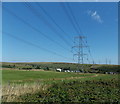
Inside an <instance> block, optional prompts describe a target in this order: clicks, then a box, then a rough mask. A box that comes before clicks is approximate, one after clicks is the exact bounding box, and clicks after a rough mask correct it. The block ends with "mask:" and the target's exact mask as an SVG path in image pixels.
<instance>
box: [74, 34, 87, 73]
mask: <svg viewBox="0 0 120 104" xmlns="http://www.w3.org/2000/svg"><path fill="white" fill-rule="evenodd" d="M84 39H85V37H84V36H77V37H74V46H73V47H72V48H73V49H74V50H75V51H76V53H75V54H73V57H74V56H77V57H78V70H80V69H81V70H82V71H83V72H84V68H83V64H84V55H87V54H84V48H85V47H88V46H86V45H85V44H84ZM80 64H81V67H80Z"/></svg>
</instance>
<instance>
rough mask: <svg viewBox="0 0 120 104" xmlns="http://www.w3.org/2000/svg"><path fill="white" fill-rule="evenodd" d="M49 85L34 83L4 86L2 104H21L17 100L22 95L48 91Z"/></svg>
mask: <svg viewBox="0 0 120 104" xmlns="http://www.w3.org/2000/svg"><path fill="white" fill-rule="evenodd" d="M48 87H49V85H45V84H42V83H32V84H28V83H25V84H15V83H12V84H6V85H3V86H2V102H21V101H18V100H17V98H18V97H19V96H21V95H24V94H27V93H30V94H33V93H36V92H38V91H39V92H42V91H44V90H46V89H47V88H48Z"/></svg>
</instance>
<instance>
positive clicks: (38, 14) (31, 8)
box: [24, 2, 70, 46]
mask: <svg viewBox="0 0 120 104" xmlns="http://www.w3.org/2000/svg"><path fill="white" fill-rule="evenodd" d="M24 4H25V5H26V6H27V7H28V8H29V9H30V10H31V11H32V13H33V14H35V15H36V16H37V17H38V18H39V19H42V20H43V22H44V23H45V24H46V25H47V26H48V27H49V28H50V29H51V30H52V31H54V32H55V33H56V34H58V35H57V36H58V37H59V38H61V39H62V40H63V41H64V43H65V44H67V45H68V46H70V45H69V42H68V41H67V40H66V39H65V38H64V37H63V36H62V35H61V34H60V33H59V32H58V31H57V30H56V29H55V28H54V27H53V26H52V25H51V24H50V23H49V22H48V21H47V20H46V19H45V18H44V17H42V15H41V14H40V13H39V12H38V11H37V10H35V8H33V7H32V6H31V4H30V3H28V2H25V3H24Z"/></svg>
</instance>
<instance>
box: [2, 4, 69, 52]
mask: <svg viewBox="0 0 120 104" xmlns="http://www.w3.org/2000/svg"><path fill="white" fill-rule="evenodd" d="M3 8H4V9H5V10H6V11H7V12H8V13H10V14H11V15H13V16H14V17H16V18H17V19H18V20H20V21H22V22H23V23H24V24H26V25H27V26H29V27H30V28H32V29H33V30H34V31H36V32H38V33H40V35H42V36H44V37H45V38H47V39H48V40H50V41H52V42H53V43H56V44H57V45H59V46H60V47H62V48H63V49H65V50H67V49H66V48H64V46H62V45H61V44H60V43H59V42H57V41H55V40H54V39H52V38H50V37H48V36H47V35H46V34H44V33H43V32H41V31H40V30H39V29H37V28H36V27H34V26H32V25H31V24H30V23H28V22H27V21H25V20H24V19H22V18H21V17H19V16H17V15H16V14H15V13H13V12H12V11H10V10H9V9H7V7H5V6H3ZM67 51H68V50H67Z"/></svg>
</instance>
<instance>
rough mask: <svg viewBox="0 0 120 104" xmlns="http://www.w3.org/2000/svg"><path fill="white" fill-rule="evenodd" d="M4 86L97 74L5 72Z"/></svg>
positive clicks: (3, 77) (3, 73)
mask: <svg viewBox="0 0 120 104" xmlns="http://www.w3.org/2000/svg"><path fill="white" fill-rule="evenodd" d="M2 75H3V76H2V80H3V84H4V83H8V82H24V83H26V82H34V81H46V80H55V79H59V78H69V77H84V76H93V75H95V74H77V73H64V72H55V71H21V70H3V71H2Z"/></svg>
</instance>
